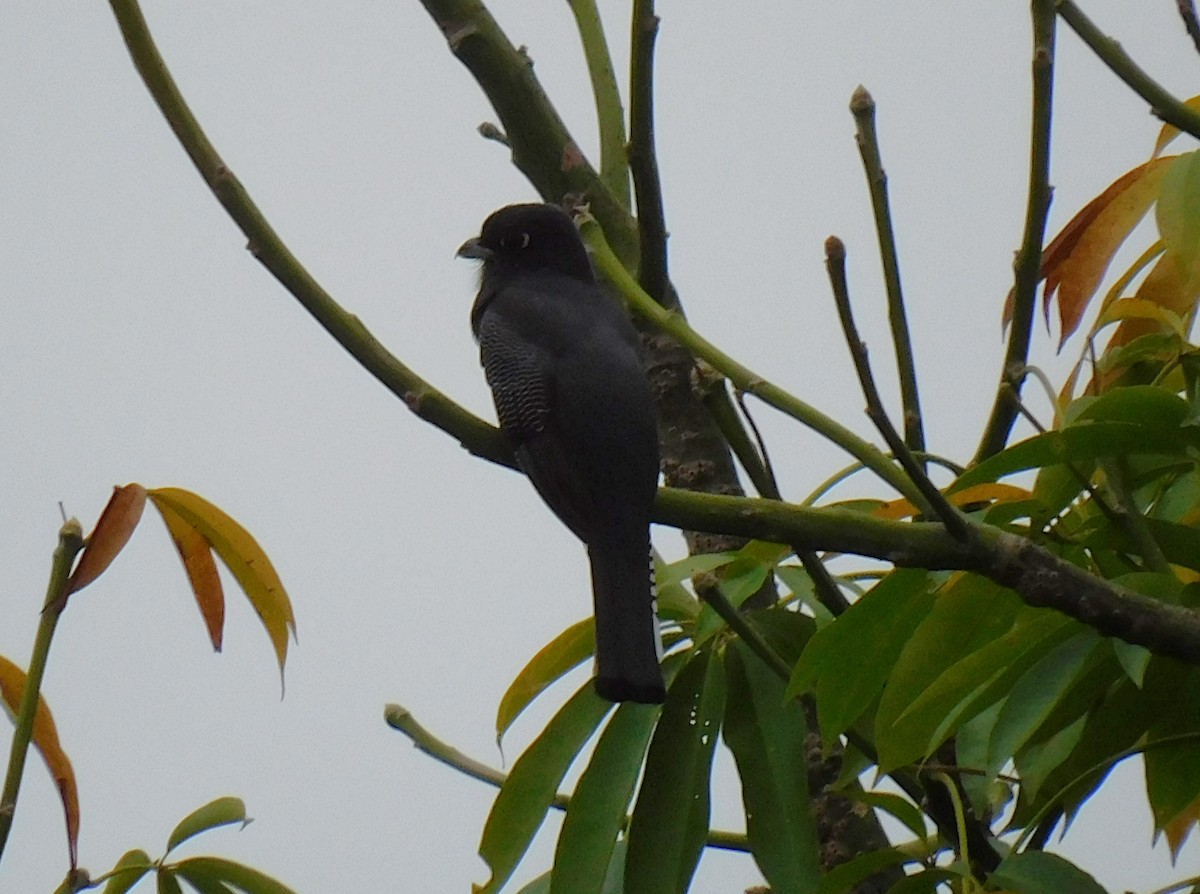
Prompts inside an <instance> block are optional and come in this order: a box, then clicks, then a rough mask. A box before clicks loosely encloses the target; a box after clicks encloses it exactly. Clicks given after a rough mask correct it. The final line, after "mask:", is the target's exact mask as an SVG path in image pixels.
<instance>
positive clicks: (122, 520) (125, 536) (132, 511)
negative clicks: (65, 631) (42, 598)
mask: <svg viewBox="0 0 1200 894" xmlns="http://www.w3.org/2000/svg"><path fill="white" fill-rule="evenodd" d="M145 507H146V489H145V488H144V487H142V486H141V485H140V484H127V485H125V486H124V487H114V488H113V495H112V497H110V498H109V501H108V505H106V506H105V507H104V511H103V512H101V513H100V519H99V520H98V521H97V522H96V527H95V529H94V530H93V531H92V533H91V534H90V535H89V536H88V538H87V547H86V548H85V549H84V551H83V554H82V555H81V556H80V557H79V563H78V564H77V565H76V566H75V570H74V571H73V572H72V573H71V577H70V579H68V580H67V588H66V592H65V593H64V595H63V600H64V601H65V599H66V597H67V596H68V595H70V594H71V593H74V592H75V591H77V590H82V589H83V588H84V587H86V586H87V585H88V584H90V583H91V582H92V581H94V580H95V579H96V578H98V577H99V576H100V575H101V574H103V573H104V570H105V569H106V568H108V566H109V565H111V564H112V561H113V559H115V558H116V557H117V554H118V553H120V552H121V550H122V549H124V548H125V544H126V543H128V542H129V538H130V537H131V536H133V529H134V528H136V527H137V525H138V522H139V521H140V520H141V518H142V510H143V509H144V508H145Z"/></svg>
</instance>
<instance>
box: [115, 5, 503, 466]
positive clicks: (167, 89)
mask: <svg viewBox="0 0 1200 894" xmlns="http://www.w3.org/2000/svg"><path fill="white" fill-rule="evenodd" d="M112 8H113V12H114V14H115V15H116V19H117V24H118V25H119V26H120V29H121V34H122V36H123V37H124V38H125V43H126V45H127V46H128V48H129V54H130V56H131V58H132V59H133V63H134V66H135V67H136V68H137V70H138V73H139V74H141V76H142V79H143V80H144V81H145V82H146V87H147V89H149V91H150V95H151V96H152V97H153V98H154V101H155V102H156V103H157V104H158V107H159V109H160V110H161V111H162V113H163V115H164V116H165V117H166V119H167V123H168V124H170V126H171V129H172V130H173V131H174V132H175V135H176V137H178V138H179V142H180V143H181V144H182V145H183V148H184V150H185V151H186V152H187V154H188V156H189V157H190V158H191V160H192V163H193V164H194V165H195V166H196V169H197V170H198V171H199V172H200V176H201V177H202V178H204V182H205V183H207V184H208V186H209V189H211V190H212V192H213V194H214V195H215V196H216V197H217V200H218V201H219V202H220V203H221V205H222V206H223V207H224V208H225V210H226V212H228V214H229V216H230V217H231V218H233V221H234V223H236V224H237V226H238V227H239V228H240V229H241V230H242V232H243V233H245V234H246V237H247V239H248V240H249V249H250V251H251V253H252V254H253V255H254V257H255V258H257V259H258V261H259V262H260V263H262V265H263V266H264V267H266V268H267V270H268V271H269V272H270V273H271V275H272V276H274V277H275V278H276V279H277V280H278V281H279V282H280V283H281V284H282V285H283V286H284V288H286V289H287V290H288V291H289V292H291V294H292V295H293V296H294V297H295V298H296V300H297V301H299V302H300V304H301V305H303V307H304V309H305V310H307V311H308V312H309V313H310V314H312V316H313V317H314V318H315V319H316V320H317V322H318V323H319V324H320V325H321V326H322V327H324V328H325V330H326V331H327V332H328V333H329V334H330V335H332V336H333V337H334V339H336V340H337V342H338V344H340V345H341V346H342V347H343V348H345V349H346V351H348V352H349V353H350V354H351V356H353V357H354V358H355V359H356V360H357V361H358V362H359V363H360V364H362V366H363V367H364V368H365V369H366V370H367V371H368V372H369V373H371V374H372V375H373V376H375V378H377V379H378V380H379V381H380V382H381V383H382V384H383V385H384V386H385V387H386V388H387V389H388V390H390V391H391V392H392V393H393V394H395V395H396V396H397V397H399V398H400V399H401V400H403V401H404V403H405V405H406V406H407V407H408V408H409V409H410V410H412V411H413V412H414V413H416V415H417V416H419V417H421V418H422V419H424V420H426V421H427V422H430V423H432V424H433V425H435V426H437V427H438V428H440V429H442V430H443V431H446V432H451V433H453V434H454V435H455V436H456V437H457V438H458V439H459V441H460V443H461V444H462V445H463V446H464V447H465V448H466V449H467V450H469V451H470V452H471V453H473V454H475V455H476V456H480V457H483V458H484V459H489V460H491V461H493V462H498V463H501V464H504V465H510V466H511V465H513V459H512V453H511V451H510V450H509V448H508V446H507V445H506V444H505V442H504V440H503V438H501V436H500V432H499V431H498V430H497V429H496V428H495V427H494V426H491V425H489V424H488V423H486V422H484V421H483V420H482V419H480V418H479V417H477V416H475V415H474V414H473V413H471V412H470V411H469V410H467V409H465V408H463V407H461V406H459V405H458V404H456V403H455V402H454V401H452V400H450V398H448V397H447V396H446V395H445V394H443V393H442V392H440V391H438V390H437V389H436V388H434V387H433V386H432V385H430V384H429V383H428V382H426V381H425V380H424V379H422V378H421V377H420V376H418V375H417V374H416V373H415V372H413V371H412V370H411V369H409V368H408V367H407V366H405V365H404V364H403V363H401V362H400V361H399V360H398V359H397V358H396V357H394V356H393V355H392V354H391V353H389V352H388V350H387V349H386V348H385V347H384V346H383V344H382V343H380V342H379V341H378V340H377V339H376V338H375V337H374V336H373V335H372V334H371V333H370V331H369V330H368V329H367V327H366V326H364V325H363V323H362V321H361V320H359V319H358V317H356V316H354V315H353V314H351V313H348V312H347V311H346V310H344V309H343V308H342V307H341V306H340V305H338V303H337V302H336V301H334V300H333V298H332V297H331V296H330V295H329V293H327V292H326V291H325V290H324V289H323V288H322V287H321V285H320V284H319V283H318V282H317V281H316V280H315V279H314V278H313V277H312V276H311V275H310V274H309V273H308V271H307V270H305V269H304V266H303V265H302V264H301V263H300V261H299V260H298V259H297V258H296V257H295V255H293V254H292V252H291V251H290V250H289V249H288V247H287V246H286V245H285V244H284V243H283V241H282V240H281V239H280V238H279V235H278V234H277V233H276V232H275V230H274V229H273V228H272V227H271V225H270V223H269V222H268V221H267V219H266V218H265V217H264V216H263V214H262V212H261V211H260V210H259V209H258V206H257V205H255V203H254V201H253V200H252V199H251V198H250V194H249V193H248V192H247V191H246V189H245V187H243V186H242V184H241V183H240V182H239V181H238V179H237V177H235V176H234V174H233V172H232V171H231V170H230V169H229V168H228V166H226V164H225V162H224V161H223V160H222V159H221V156H220V155H218V153H217V151H216V149H215V148H214V147H213V145H212V143H210V142H209V141H208V138H207V137H206V136H205V134H204V131H203V130H202V129H201V127H200V124H199V122H198V121H197V120H196V118H195V116H194V115H193V114H192V112H191V110H190V109H189V108H188V106H187V103H186V102H185V101H184V99H183V96H182V95H181V94H180V93H179V90H178V88H177V87H176V86H175V81H174V80H173V79H172V77H171V74H170V72H169V71H167V67H166V64H165V63H164V62H163V60H162V57H161V56H160V55H159V53H158V49H157V48H156V47H155V45H154V41H153V39H152V38H151V35H150V32H149V30H148V28H147V25H146V20H145V18H144V17H143V16H142V13H141V10H140V9H139V8H138V4H137V3H136V2H135V0H112Z"/></svg>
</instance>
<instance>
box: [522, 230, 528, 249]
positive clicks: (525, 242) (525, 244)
mask: <svg viewBox="0 0 1200 894" xmlns="http://www.w3.org/2000/svg"><path fill="white" fill-rule="evenodd" d="M521 248H529V234H528V233H522V234H521Z"/></svg>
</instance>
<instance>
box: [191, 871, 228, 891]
mask: <svg viewBox="0 0 1200 894" xmlns="http://www.w3.org/2000/svg"><path fill="white" fill-rule="evenodd" d="M179 875H180V877H181V878H185V876H184V875H183V873H180V874H179ZM186 879H187V883H188V885H189V886H190V888H194V889H195V890H196V891H197V892H198V894H243V892H241V891H239V890H235V889H234V888H232V887H230V886H229V885H227V884H226V883H225V881H224V880H223V879H221V878H218V877H216V876H213V875H209V874H205V873H204V872H203V871H197V872H194V873H192V875H191V876H190V877H186Z"/></svg>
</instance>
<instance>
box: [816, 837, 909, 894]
mask: <svg viewBox="0 0 1200 894" xmlns="http://www.w3.org/2000/svg"><path fill="white" fill-rule="evenodd" d="M919 862H920V860H918V859H917V858H916V857H914V856H911V855H910V854H906V853H905V852H904V851H901V850H897V849H896V848H894V847H885V848H882V849H880V850H877V851H867V853H865V854H861V855H860V856H857V857H855V858H854V859H853V860H848V861H847V862H845V863H842V864H841V865H840V866H835V867H834V868H833V869H831V870H829V872H828V873H826V875H825V877H824V878H823V879H821V884H820V885H819V886H818V887H817V894H844V892H846V891H850V890H851V889H853V888H854V886H855V885H857V884H858V883H859V882H861V881H863V880H864V879H867V878H870V877H871V876H873V875H875V874H876V873H879V872H882V871H884V870H885V869H888V868H890V867H892V866H900V865H903V864H905V863H919Z"/></svg>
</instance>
